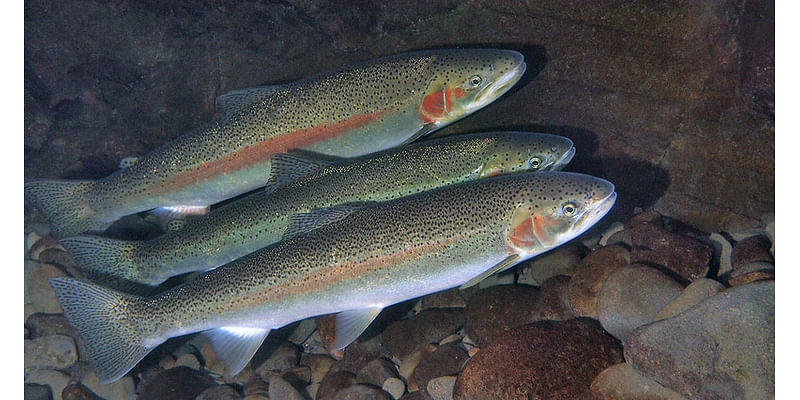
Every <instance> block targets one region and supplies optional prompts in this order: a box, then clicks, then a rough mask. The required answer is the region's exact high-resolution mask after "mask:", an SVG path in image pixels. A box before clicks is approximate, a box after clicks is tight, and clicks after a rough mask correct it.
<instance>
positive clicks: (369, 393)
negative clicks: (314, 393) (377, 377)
mask: <svg viewBox="0 0 800 400" xmlns="http://www.w3.org/2000/svg"><path fill="white" fill-rule="evenodd" d="M319 400H324V399H319ZM330 400H392V398H391V396H389V394H388V393H386V392H384V391H383V390H381V389H378V388H376V387H372V386H368V385H352V386H348V387H346V388H344V389H341V390H339V391H338V392H336V394H334V395H333V396H332V397H330Z"/></svg>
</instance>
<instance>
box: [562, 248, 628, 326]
mask: <svg viewBox="0 0 800 400" xmlns="http://www.w3.org/2000/svg"><path fill="white" fill-rule="evenodd" d="M630 262H631V254H630V252H629V251H628V249H626V248H625V247H623V246H620V245H611V246H606V247H601V248H599V249H597V250H595V251H593V252H591V253H589V254H588V255H586V257H584V258H583V260H581V262H580V264H578V268H577V269H576V270H575V273H574V274H573V275H572V278H570V280H569V287H568V288H567V294H568V295H569V304H570V307H571V308H572V310H573V311H574V312H575V314H577V315H579V316H584V317H591V318H595V319H596V318H597V296H598V294H599V293H600V288H601V287H602V286H603V282H604V281H605V279H606V277H608V275H609V274H611V272H613V271H614V270H615V269H617V268H619V267H622V266H624V265H628V264H630Z"/></svg>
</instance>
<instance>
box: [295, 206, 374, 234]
mask: <svg viewBox="0 0 800 400" xmlns="http://www.w3.org/2000/svg"><path fill="white" fill-rule="evenodd" d="M366 204H368V203H352V204H339V205H335V206H331V207H326V208H318V209H316V210H314V211H311V212H308V213H301V214H292V216H290V217H289V227H288V228H286V233H284V234H283V240H287V239H291V238H293V237H295V236H297V235H300V234H303V233H306V232H311V231H313V230H314V229H317V228H319V227H321V226H324V225H328V224H330V223H333V222H336V221H339V220H341V219H344V218H346V217H347V216H348V215H350V214H352V213H353V212H354V211H355V210H358V209H359V208H361V207H362V206H364V205H366Z"/></svg>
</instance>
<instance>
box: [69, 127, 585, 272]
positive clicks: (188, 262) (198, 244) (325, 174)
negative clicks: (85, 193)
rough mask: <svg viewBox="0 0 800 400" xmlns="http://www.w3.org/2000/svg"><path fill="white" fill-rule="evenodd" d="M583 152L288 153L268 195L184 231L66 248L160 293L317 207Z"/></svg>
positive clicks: (468, 138)
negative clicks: (327, 159)
mask: <svg viewBox="0 0 800 400" xmlns="http://www.w3.org/2000/svg"><path fill="white" fill-rule="evenodd" d="M574 153H575V149H574V147H573V146H572V141H571V140H569V139H567V138H565V137H562V136H556V135H549V134H544V133H525V132H490V133H478V134H468V135H456V136H449V137H444V138H439V139H434V140H429V141H425V142H419V143H414V144H411V145H409V146H403V147H399V148H393V149H390V150H386V151H383V152H380V153H373V154H369V155H366V156H362V157H359V158H355V159H349V160H343V161H341V162H336V163H334V164H330V165H326V164H325V163H322V162H319V161H313V160H306V159H302V158H297V157H294V156H288V155H286V154H280V155H277V156H276V157H275V159H273V161H272V163H273V168H272V171H273V177H272V180H271V181H270V183H269V184H268V185H267V189H266V190H263V191H259V192H256V193H254V194H251V195H248V196H247V197H245V198H243V199H240V200H238V201H235V202H233V203H230V204H227V205H225V206H223V207H220V208H218V209H216V210H214V211H212V212H211V213H210V214H207V215H204V216H200V217H197V218H192V219H189V220H187V222H186V224H185V225H184V226H183V228H181V229H180V230H178V231H173V232H168V233H166V234H164V235H162V236H160V237H158V238H155V239H152V240H148V241H126V240H116V239H109V238H103V237H98V236H76V237H72V238H68V239H62V240H61V243H62V244H63V245H64V247H66V248H67V250H69V251H70V253H72V255H73V257H74V258H75V261H76V262H77V265H78V266H79V267H81V268H83V269H85V270H87V271H89V272H90V276H92V275H91V273H94V274H95V276H94V277H93V278H95V279H97V280H99V281H101V282H104V283H112V279H113V278H120V279H123V280H129V281H134V282H138V283H143V284H147V285H157V284H159V283H161V282H163V281H164V280H166V279H167V278H169V277H171V276H175V275H179V274H182V273H185V272H191V271H201V270H206V269H210V268H215V267H217V266H220V265H222V264H225V263H228V262H230V261H232V260H234V259H236V258H239V257H242V256H244V255H246V254H249V253H252V252H254V251H256V250H259V249H261V248H263V247H266V246H268V245H270V244H272V243H275V242H277V241H279V240H281V238H282V237H284V236H285V235H286V236H291V235H292V232H288V234H287V229H288V228H289V225H290V222H291V221H292V218H293V216H298V215H300V216H302V214H305V213H308V212H311V211H312V210H315V209H320V208H326V207H330V206H333V205H337V204H344V203H355V202H372V201H384V200H390V199H394V198H397V197H402V196H405V195H410V194H414V193H419V192H422V191H425V190H429V189H433V188H437V187H440V186H445V185H449V184H453V183H458V182H464V181H469V180H473V179H479V178H482V177H487V176H494V175H497V174H502V173H508V172H514V171H526V170H535V171H548V170H559V169H561V168H562V167H564V166H565V165H566V164H567V163H569V161H570V160H571V159H572V156H573V154H574ZM295 175H300V177H296V176H295ZM281 181H287V183H284V184H281V183H280V182H281ZM278 186H279V188H278V189H277V190H275V188H276V187H278ZM317 222H319V221H317ZM104 278H108V279H104Z"/></svg>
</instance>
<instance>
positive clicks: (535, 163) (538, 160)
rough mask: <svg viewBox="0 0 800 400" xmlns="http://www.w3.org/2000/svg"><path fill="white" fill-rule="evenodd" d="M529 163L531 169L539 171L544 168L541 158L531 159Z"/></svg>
mask: <svg viewBox="0 0 800 400" xmlns="http://www.w3.org/2000/svg"><path fill="white" fill-rule="evenodd" d="M528 163H529V164H530V166H531V168H533V169H539V168H540V167H541V166H542V159H541V158H539V157H531V159H530V160H529V161H528Z"/></svg>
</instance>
